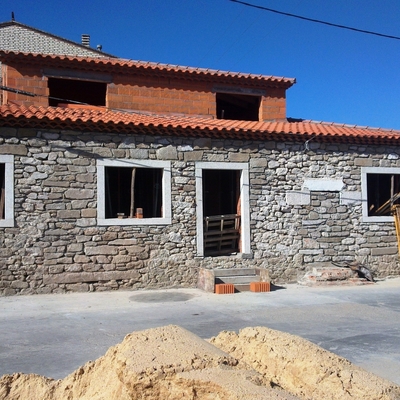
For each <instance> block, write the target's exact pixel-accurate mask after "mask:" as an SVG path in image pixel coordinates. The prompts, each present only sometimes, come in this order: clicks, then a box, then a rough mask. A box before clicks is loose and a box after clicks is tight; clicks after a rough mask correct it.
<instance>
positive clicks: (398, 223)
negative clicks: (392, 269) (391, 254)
mask: <svg viewBox="0 0 400 400" xmlns="http://www.w3.org/2000/svg"><path fill="white" fill-rule="evenodd" d="M392 214H393V216H394V225H395V227H396V235H397V247H398V249H399V255H400V204H395V205H393V206H392Z"/></svg>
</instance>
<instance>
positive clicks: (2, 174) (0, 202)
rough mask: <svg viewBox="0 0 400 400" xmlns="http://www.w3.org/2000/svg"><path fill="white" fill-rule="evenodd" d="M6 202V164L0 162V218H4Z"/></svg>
mask: <svg viewBox="0 0 400 400" xmlns="http://www.w3.org/2000/svg"><path fill="white" fill-rule="evenodd" d="M5 204H6V166H5V164H0V219H4V218H5V211H6V210H5Z"/></svg>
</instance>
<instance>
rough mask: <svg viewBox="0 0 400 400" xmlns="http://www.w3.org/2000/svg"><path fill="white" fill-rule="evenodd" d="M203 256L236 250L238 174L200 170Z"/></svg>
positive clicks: (225, 253)
mask: <svg viewBox="0 0 400 400" xmlns="http://www.w3.org/2000/svg"><path fill="white" fill-rule="evenodd" d="M203 216H204V221H203V222H204V224H203V226H204V255H205V256H219V255H227V254H232V253H237V252H239V251H240V171H236V170H203Z"/></svg>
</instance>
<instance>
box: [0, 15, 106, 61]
mask: <svg viewBox="0 0 400 400" xmlns="http://www.w3.org/2000/svg"><path fill="white" fill-rule="evenodd" d="M81 38H82V44H79V43H75V42H72V41H71V40H67V39H64V38H62V37H59V36H56V35H52V34H51V33H47V32H44V31H41V30H39V29H36V28H32V27H31V26H28V25H24V24H21V23H20V22H16V21H14V20H12V21H9V22H3V23H0V50H4V51H15V52H20V53H40V54H60V55H67V56H80V57H105V56H106V57H112V56H111V55H110V54H106V53H103V52H102V51H100V50H98V49H92V48H91V47H90V36H89V35H86V34H83V35H82V36H81Z"/></svg>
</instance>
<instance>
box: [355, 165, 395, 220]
mask: <svg viewBox="0 0 400 400" xmlns="http://www.w3.org/2000/svg"><path fill="white" fill-rule="evenodd" d="M361 181H362V195H363V196H362V198H363V219H364V220H365V221H376V222H379V221H381V222H386V221H393V217H392V214H391V209H392V206H393V205H395V204H400V168H375V167H366V168H362V171H361Z"/></svg>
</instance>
